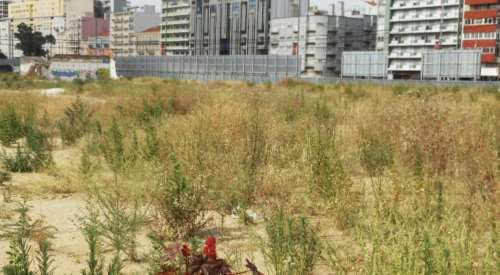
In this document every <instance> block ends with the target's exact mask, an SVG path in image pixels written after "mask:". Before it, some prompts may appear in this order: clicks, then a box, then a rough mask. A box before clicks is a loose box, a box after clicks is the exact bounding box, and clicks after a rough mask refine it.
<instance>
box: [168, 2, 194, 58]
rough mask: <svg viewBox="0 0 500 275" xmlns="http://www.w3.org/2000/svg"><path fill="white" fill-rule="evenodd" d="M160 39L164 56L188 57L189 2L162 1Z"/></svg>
mask: <svg viewBox="0 0 500 275" xmlns="http://www.w3.org/2000/svg"><path fill="white" fill-rule="evenodd" d="M161 18H162V21H161V39H162V45H163V46H164V48H165V52H166V55H188V54H189V40H190V39H189V35H190V32H191V21H190V18H191V0H163V4H162V14H161Z"/></svg>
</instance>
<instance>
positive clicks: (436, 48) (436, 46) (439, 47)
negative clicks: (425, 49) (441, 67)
mask: <svg viewBox="0 0 500 275" xmlns="http://www.w3.org/2000/svg"><path fill="white" fill-rule="evenodd" d="M434 49H435V50H439V49H441V42H439V41H436V45H434Z"/></svg>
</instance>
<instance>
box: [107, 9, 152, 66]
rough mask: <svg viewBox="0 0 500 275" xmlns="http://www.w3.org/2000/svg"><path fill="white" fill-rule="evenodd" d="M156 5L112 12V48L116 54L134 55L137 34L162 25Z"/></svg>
mask: <svg viewBox="0 0 500 275" xmlns="http://www.w3.org/2000/svg"><path fill="white" fill-rule="evenodd" d="M160 21H161V18H160V14H159V13H156V12H155V6H151V5H144V6H137V7H126V8H125V11H124V12H117V13H113V14H111V27H110V32H111V48H112V50H113V52H114V54H115V56H133V55H134V54H135V52H136V49H135V40H136V39H135V34H136V33H139V32H143V31H145V30H147V29H149V28H153V27H156V26H159V25H160Z"/></svg>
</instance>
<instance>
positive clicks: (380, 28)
mask: <svg viewBox="0 0 500 275" xmlns="http://www.w3.org/2000/svg"><path fill="white" fill-rule="evenodd" d="M386 3H387V2H386V0H380V1H379V2H378V8H377V10H378V19H377V20H378V23H377V45H376V50H377V51H379V52H387V51H389V49H388V47H387V46H388V42H386V40H388V38H389V33H388V31H387V30H386V26H388V25H389V23H388V20H389V18H388V17H387V18H386V16H385V9H386Z"/></svg>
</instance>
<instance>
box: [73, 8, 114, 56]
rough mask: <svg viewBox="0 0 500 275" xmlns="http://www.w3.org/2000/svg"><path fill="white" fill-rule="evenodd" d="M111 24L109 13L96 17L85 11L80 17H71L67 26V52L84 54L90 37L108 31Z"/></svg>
mask: <svg viewBox="0 0 500 275" xmlns="http://www.w3.org/2000/svg"><path fill="white" fill-rule="evenodd" d="M109 25H110V19H109V15H108V14H105V15H104V18H96V17H94V14H93V13H91V12H85V13H83V14H82V15H81V16H80V17H77V18H74V19H70V20H69V21H68V28H67V37H66V39H67V42H68V43H67V48H68V49H67V53H70V54H84V53H85V49H86V47H83V45H84V44H86V43H87V42H88V39H89V37H91V36H94V37H95V36H97V35H98V34H99V33H103V32H108V31H109Z"/></svg>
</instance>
